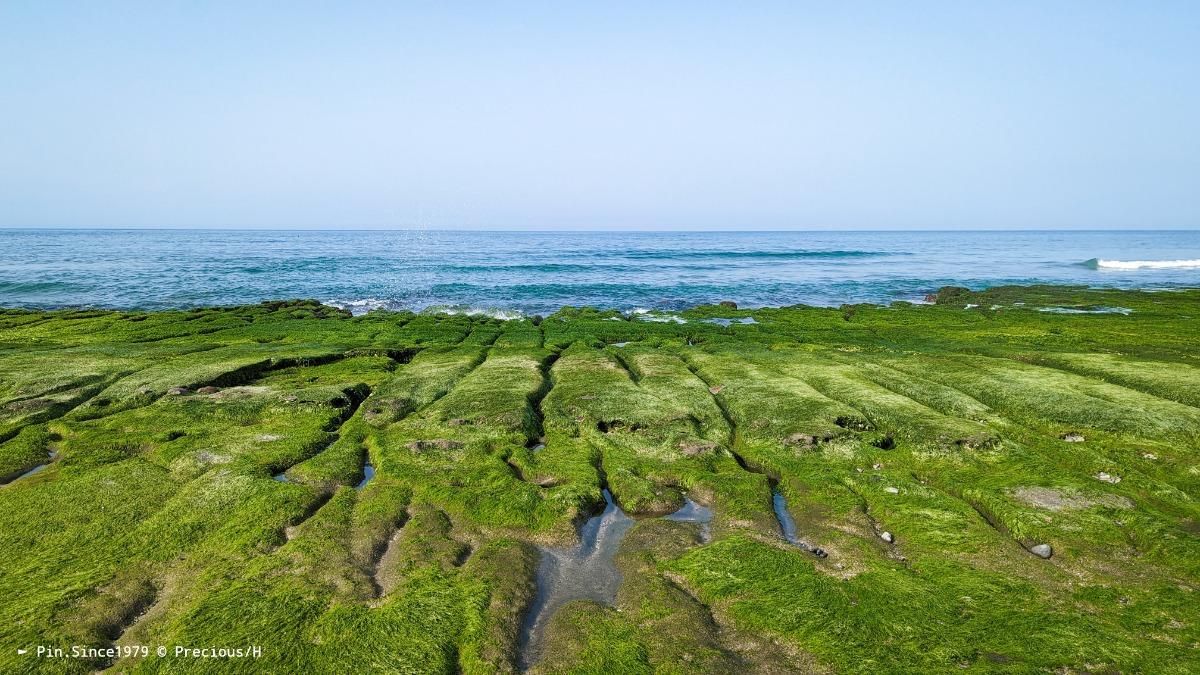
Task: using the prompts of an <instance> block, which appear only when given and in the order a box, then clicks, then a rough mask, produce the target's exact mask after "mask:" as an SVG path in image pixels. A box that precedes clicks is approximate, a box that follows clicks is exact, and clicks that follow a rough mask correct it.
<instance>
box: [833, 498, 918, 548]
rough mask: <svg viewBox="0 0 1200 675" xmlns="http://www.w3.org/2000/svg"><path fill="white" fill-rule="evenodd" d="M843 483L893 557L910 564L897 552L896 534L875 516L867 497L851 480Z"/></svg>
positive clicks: (860, 511) (876, 535)
mask: <svg viewBox="0 0 1200 675" xmlns="http://www.w3.org/2000/svg"><path fill="white" fill-rule="evenodd" d="M842 485H843V486H844V487H845V488H846V491H847V492H849V493H850V494H851V495H853V496H854V499H855V500H856V501H857V502H858V505H857V507H856V508H857V509H858V511H859V513H861V514H862V515H863V517H864V518H866V519H867V524H868V525H870V526H871V531H872V532H873V533H874V534H875V537H876V538H877V539H879V540H880V541H882V542H883V543H884V544H886V545H887V547H888V550H889V551H890V552H891V555H892V557H893V558H895V559H896V560H899V561H900V562H902V563H904V564H905V566H908V565H909V563H908V559H907V558H905V557H904V556H902V555H900V554H899V553H897V552H896V540H895V536H894V535H892V533H891V532H889V531H887V530H886V529H884V527H883V526H881V525H880V524H879V521H877V520H876V519H875V516H873V515H872V514H871V505H870V504H869V503H868V502H867V498H866V497H864V496H863V494H862V493H861V492H859V491H858V488H856V487H855V486H854V484H853V483H851V482H849V481H843V482H842Z"/></svg>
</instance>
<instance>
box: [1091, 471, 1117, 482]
mask: <svg viewBox="0 0 1200 675" xmlns="http://www.w3.org/2000/svg"><path fill="white" fill-rule="evenodd" d="M1096 480H1098V481H1103V482H1105V483H1112V484H1113V485H1116V484H1117V483H1120V482H1121V477H1120V476H1114V475H1112V474H1110V473H1105V472H1104V471H1101V472H1100V473H1098V474H1096Z"/></svg>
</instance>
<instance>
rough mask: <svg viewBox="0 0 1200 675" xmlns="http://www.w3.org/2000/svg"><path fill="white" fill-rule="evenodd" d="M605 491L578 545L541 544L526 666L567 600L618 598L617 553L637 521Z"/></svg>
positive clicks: (523, 652)
mask: <svg viewBox="0 0 1200 675" xmlns="http://www.w3.org/2000/svg"><path fill="white" fill-rule="evenodd" d="M603 494H604V505H605V506H604V511H603V512H602V513H600V514H599V515H596V516H592V517H591V518H588V519H587V522H585V523H584V524H583V526H582V527H580V528H579V544H578V545H577V546H575V547H573V548H569V549H560V548H541V549H540V550H541V554H542V557H541V562H540V563H539V564H538V571H537V589H538V590H537V595H536V596H535V597H534V599H533V604H532V605H530V607H529V611H528V612H527V613H526V615H525V621H524V623H523V625H522V626H521V644H520V667H521V669H522V670H524V669H527V668H529V667H530V666H531V665H533V664H534V663H536V662H537V660H538V659H539V658H540V657H541V649H542V640H543V638H544V634H545V630H546V624H547V623H549V621H550V617H552V616H554V613H555V612H557V611H558V610H559V608H561V607H562V606H563V605H565V604H567V603H568V602H570V601H572V600H594V601H596V602H599V603H602V604H605V605H611V604H613V603H614V602H615V601H616V598H617V587H618V586H620V584H621V573H620V572H618V571H617V567H616V564H615V563H614V562H613V558H614V557H615V556H616V554H617V549H618V548H620V546H621V539H622V538H623V537H624V536H625V533H626V532H627V531H629V528H630V527H632V526H633V522H634V521H633V518H630V517H629V516H628V515H626V514H625V512H624V511H622V510H621V507H619V506H617V504H616V502H615V501H613V498H612V494H611V493H609V491H608V490H607V489H605V490H604V492H603ZM684 508H687V507H686V506H685V507H684Z"/></svg>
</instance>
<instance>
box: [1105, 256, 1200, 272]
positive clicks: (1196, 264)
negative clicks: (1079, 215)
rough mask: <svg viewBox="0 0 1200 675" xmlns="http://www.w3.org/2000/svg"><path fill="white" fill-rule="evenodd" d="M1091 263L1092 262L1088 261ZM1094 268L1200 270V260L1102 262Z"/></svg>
mask: <svg viewBox="0 0 1200 675" xmlns="http://www.w3.org/2000/svg"><path fill="white" fill-rule="evenodd" d="M1088 262H1089V263H1090V262H1092V261H1090V260H1089V261H1088ZM1093 266H1094V267H1095V268H1096V269H1102V270H1184V269H1196V268H1200V258H1196V259H1192V260H1100V259H1096V260H1095V262H1094V264H1093Z"/></svg>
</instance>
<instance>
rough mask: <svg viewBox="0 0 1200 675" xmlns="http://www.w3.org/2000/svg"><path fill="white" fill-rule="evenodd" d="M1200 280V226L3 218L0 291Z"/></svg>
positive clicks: (601, 294) (461, 305)
mask: <svg viewBox="0 0 1200 675" xmlns="http://www.w3.org/2000/svg"><path fill="white" fill-rule="evenodd" d="M1040 282H1045V283H1068V284H1084V285H1088V286H1113V287H1122V288H1144V287H1150V288H1171V287H1186V286H1200V232H1198V231H1170V232H1167V231H1162V232H1113V231H1102V232H1101V231H1097V232H788V233H782V232H779V233H758V232H742V233H611V232H610V233H545V232H450V231H417V230H413V231H304V232H289V231H218V230H153V231H145V230H140V231H139V230H0V306H4V307H36V308H52V307H104V308H145V309H156V308H171V307H194V306H204V305H227V304H244V303H255V302H259V301H262V300H268V299H282V298H316V299H318V300H322V301H324V302H327V303H331V304H335V305H340V306H343V307H348V308H350V309H351V310H353V311H355V312H356V313H357V312H364V311H367V310H370V309H372V308H377V307H383V308H393V309H414V310H421V309H428V308H439V309H451V310H459V311H474V310H482V311H489V312H493V313H497V314H501V315H509V314H516V313H527V314H530V313H543V314H544V313H549V312H553V311H554V310H556V309H558V308H559V307H561V306H563V305H591V306H595V307H604V308H616V309H621V310H632V309H635V308H647V309H656V308H657V309H680V308H684V307H689V306H693V305H696V304H701V303H709V302H717V301H720V300H734V301H736V302H738V303H739V304H740V305H744V306H749V307H755V306H780V305H791V304H797V303H806V304H817V305H838V304H841V303H845V302H884V303H886V302H890V301H892V300H919V299H920V298H922V297H923V296H924V295H925V294H926V293H928V292H930V291H932V290H935V289H937V288H938V287H940V286H944V285H948V284H957V285H963V286H969V287H973V288H980V287H985V286H992V285H998V284H1028V283H1040Z"/></svg>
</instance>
